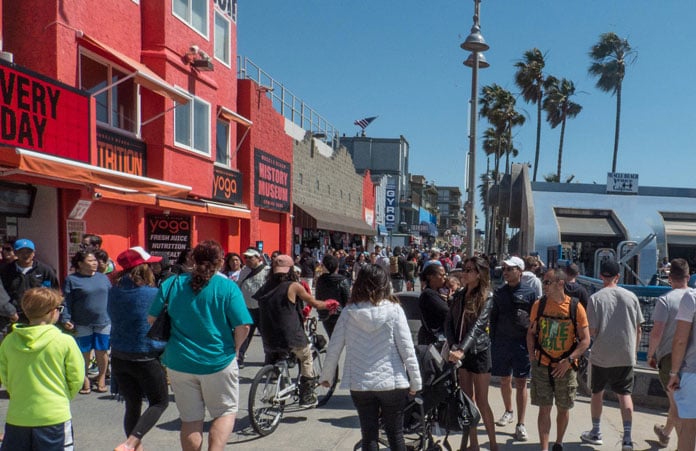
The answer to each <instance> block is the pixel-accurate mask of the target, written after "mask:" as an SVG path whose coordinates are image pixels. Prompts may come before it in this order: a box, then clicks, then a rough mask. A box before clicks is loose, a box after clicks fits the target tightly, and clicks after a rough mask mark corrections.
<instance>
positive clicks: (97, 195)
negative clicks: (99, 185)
mask: <svg viewBox="0 0 696 451" xmlns="http://www.w3.org/2000/svg"><path fill="white" fill-rule="evenodd" d="M102 197H104V195H103V194H102V193H100V192H98V191H95V192H93V193H92V199H94V200H99V199H101V198H102Z"/></svg>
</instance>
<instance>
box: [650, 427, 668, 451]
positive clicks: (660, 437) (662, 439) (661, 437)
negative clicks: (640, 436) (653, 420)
mask: <svg viewBox="0 0 696 451" xmlns="http://www.w3.org/2000/svg"><path fill="white" fill-rule="evenodd" d="M653 431H654V432H655V435H656V436H657V442H658V443H659V444H660V447H661V448H667V446H669V435H667V434H665V427H664V426H661V425H659V424H656V425H655V426H653Z"/></svg>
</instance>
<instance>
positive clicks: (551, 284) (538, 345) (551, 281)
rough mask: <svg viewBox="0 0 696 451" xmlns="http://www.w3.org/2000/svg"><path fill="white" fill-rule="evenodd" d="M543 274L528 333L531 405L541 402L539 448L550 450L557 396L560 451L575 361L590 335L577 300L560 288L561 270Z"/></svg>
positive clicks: (556, 446) (574, 384)
mask: <svg viewBox="0 0 696 451" xmlns="http://www.w3.org/2000/svg"><path fill="white" fill-rule="evenodd" d="M543 277H544V281H543V285H544V296H543V297H542V298H541V299H540V300H538V301H537V302H535V303H534V306H532V311H531V314H530V326H529V330H528V332H527V350H528V353H529V359H530V363H531V366H532V381H531V395H532V405H535V406H539V416H538V419H537V427H538V429H539V440H540V442H541V449H542V450H548V449H549V434H550V432H551V408H552V407H553V404H554V400H555V402H556V441H555V443H554V444H553V448H552V451H563V436H564V435H565V432H566V429H567V428H568V422H569V421H570V409H572V408H573V406H574V404H575V395H576V393H577V388H578V380H577V359H578V358H580V357H581V356H582V355H583V353H584V352H585V351H586V350H587V348H588V347H589V346H590V333H589V328H588V323H587V314H586V313H585V308H584V307H583V306H582V304H581V303H580V300H579V299H577V298H571V297H570V296H568V295H566V294H565V292H564V288H565V282H566V274H565V272H563V270H562V269H559V268H554V269H550V270H548V271H546V274H544V276H543Z"/></svg>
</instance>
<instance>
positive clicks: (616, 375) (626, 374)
mask: <svg viewBox="0 0 696 451" xmlns="http://www.w3.org/2000/svg"><path fill="white" fill-rule="evenodd" d="M607 385H609V388H611V391H613V392H614V393H616V394H617V395H630V394H631V393H632V392H633V367H632V366H613V367H609V368H603V367H601V366H596V365H592V387H591V388H592V393H599V392H601V391H602V390H604V389H605V388H606V386H607Z"/></svg>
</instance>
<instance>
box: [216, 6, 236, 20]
mask: <svg viewBox="0 0 696 451" xmlns="http://www.w3.org/2000/svg"><path fill="white" fill-rule="evenodd" d="M214 1H215V6H217V7H218V8H219V9H220V10H221V11H222V12H223V13H224V14H225V15H226V16H227V17H229V18H230V19H231V20H232V22H234V23H237V0H214Z"/></svg>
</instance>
